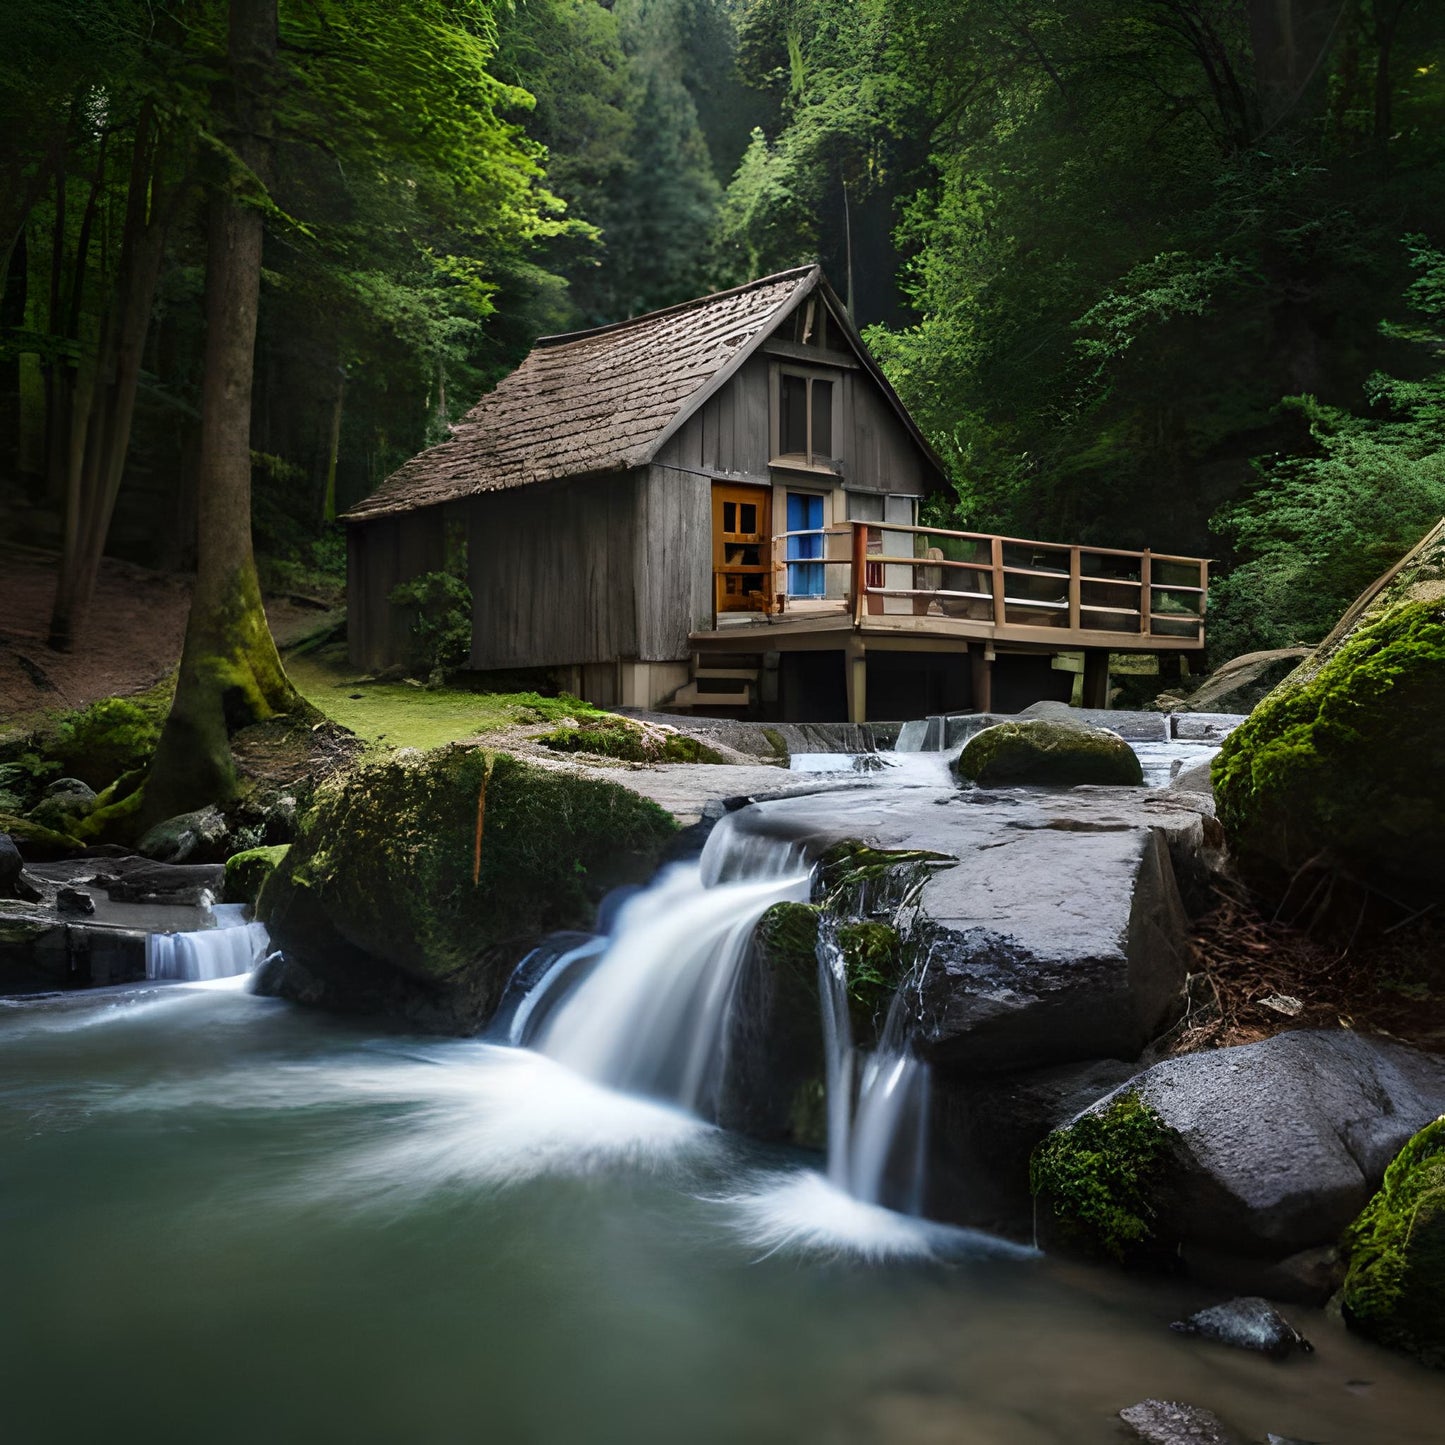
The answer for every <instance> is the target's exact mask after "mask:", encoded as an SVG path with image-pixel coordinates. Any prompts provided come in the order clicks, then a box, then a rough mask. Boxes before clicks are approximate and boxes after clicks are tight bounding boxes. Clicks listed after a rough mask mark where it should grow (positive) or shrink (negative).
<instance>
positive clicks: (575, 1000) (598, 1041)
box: [512, 817, 811, 1115]
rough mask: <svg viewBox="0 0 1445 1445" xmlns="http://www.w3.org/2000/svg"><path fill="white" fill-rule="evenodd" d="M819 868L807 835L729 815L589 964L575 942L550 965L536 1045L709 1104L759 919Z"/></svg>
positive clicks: (595, 1074) (639, 1087)
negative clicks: (782, 836) (760, 828)
mask: <svg viewBox="0 0 1445 1445" xmlns="http://www.w3.org/2000/svg"><path fill="white" fill-rule="evenodd" d="M810 872H811V870H810V868H809V865H808V863H807V860H806V859H805V857H804V855H803V851H802V849H801V847H800V846H799V845H797V844H795V843H784V842H779V841H777V840H775V839H770V838H764V837H759V836H756V835H750V834H748V833H746V832H744V831H743V830H742V829H740V828H739V827H738V826H737V824H736V820H735V818H734V817H728V818H725V819H724V820H723V821H722V822H721V823H719V824H718V826H717V827H716V828H715V829H714V830H713V832H712V836H711V837H710V838H709V839H708V842H707V846H706V847H705V848H704V850H703V854H702V857H701V858H699V859H698V860H697V861H696V862H693V863H677V864H673V865H672V866H671V867H669V868H668V869H666V870H665V871H664V872H663V873H662V874H660V875H659V877H658V878H657V879H656V880H655V881H654V882H653V884H652V885H651V886H650V887H648V888H646V889H644V890H643V891H642V892H640V893H637V894H635V895H633V897H631V898H629V899H628V900H627V902H626V903H624V904H623V906H622V907H621V909H620V910H619V911H618V914H617V918H616V922H615V925H614V927H613V930H612V932H611V935H610V936H609V937H608V939H607V941H606V945H605V947H604V948H603V949H602V951H601V954H600V956H599V957H597V958H596V959H595V962H593V963H592V964H591V967H590V968H589V969H587V971H586V972H585V973H583V972H581V971H580V970H579V969H577V967H576V965H577V964H578V962H579V960H578V959H577V958H576V957H575V956H573V954H564V955H563V956H562V957H560V958H558V959H557V960H556V961H555V963H554V964H553V966H552V967H551V968H549V969H548V970H547V976H546V977H544V978H543V979H542V980H541V981H540V982H539V984H538V986H537V988H536V989H535V990H534V1001H533V1003H532V1007H531V1009H530V1010H529V1011H528V1012H529V1014H535V1013H537V1012H538V1010H539V1009H541V1008H542V1007H543V1005H546V1008H545V1012H546V1017H545V1018H544V1019H543V1020H542V1021H541V1023H540V1024H539V1025H538V1026H537V1027H536V1029H535V1031H533V1032H531V1033H530V1040H531V1044H532V1047H534V1048H536V1049H537V1050H538V1051H539V1052H541V1053H544V1054H547V1055H548V1056H550V1057H551V1058H554V1059H556V1060H557V1061H558V1062H559V1063H563V1064H566V1065H567V1066H568V1067H569V1068H571V1069H574V1070H576V1072H578V1073H580V1074H584V1075H586V1076H587V1077H588V1078H591V1079H595V1080H597V1081H598V1082H599V1083H604V1084H609V1085H611V1086H612V1087H614V1088H618V1089H625V1090H628V1091H631V1092H633V1093H640V1094H648V1095H651V1096H653V1097H656V1098H662V1099H667V1100H669V1101H671V1102H673V1103H676V1104H680V1105H681V1106H682V1107H683V1108H686V1109H690V1110H692V1111H693V1112H695V1113H700V1114H703V1115H708V1114H710V1113H711V1112H712V1109H713V1106H714V1102H715V1097H716V1087H717V1083H718V1064H719V1060H720V1059H721V1056H722V1043H723V1038H724V1033H725V1029H726V1024H727V1019H728V1010H729V1006H730V1004H731V1002H732V998H733V993H734V990H735V987H736V984H737V980H738V974H739V972H740V970H741V968H742V965H743V963H744V961H745V960H746V958H747V953H748V946H749V944H750V942H751V940H752V934H753V927H754V925H755V924H756V923H757V921H758V919H759V918H761V917H762V915H763V914H764V913H765V912H766V911H767V910H768V909H769V908H771V907H772V905H773V904H774V903H781V902H784V901H786V900H789V899H793V900H802V899H805V898H806V897H807V896H808V884H809V876H810ZM574 953H575V951H574ZM558 989H560V990H561V991H562V997H561V998H560V999H558V1000H556V1001H555V1002H553V1001H552V1000H551V999H550V998H549V995H550V994H551V993H552V992H553V991H554V990H558ZM519 1013H520V1010H519ZM516 1029H517V1025H516V1016H514V1019H513V1025H512V1031H513V1033H514V1034H515V1033H516ZM523 1032H524V1034H525V1033H527V1025H526V1022H525V1020H524V1023H523Z"/></svg>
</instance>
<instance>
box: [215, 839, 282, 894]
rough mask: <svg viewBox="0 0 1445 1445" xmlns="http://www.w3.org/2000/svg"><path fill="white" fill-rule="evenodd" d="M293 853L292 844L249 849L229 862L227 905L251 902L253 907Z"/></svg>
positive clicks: (234, 855)
mask: <svg viewBox="0 0 1445 1445" xmlns="http://www.w3.org/2000/svg"><path fill="white" fill-rule="evenodd" d="M290 851H291V845H290V844H289V843H277V844H276V845H274V846H273V847H270V848H247V849H246V851H245V852H244V853H233V854H231V856H230V857H229V858H227V859H226V902H227V903H249V904H250V905H251V906H252V907H253V908H254V907H255V906H256V900H257V899H258V898H259V897H260V896H261V889H262V886H263V885H264V884H265V882H266V880H267V879H268V878H269V877H270V876H271V875H272V874H273V873H274V872H275V871H276V869H277V868H278V867H280V865H281V860H282V859H283V858H284V857H285V856H286V854H287V853H289V852H290Z"/></svg>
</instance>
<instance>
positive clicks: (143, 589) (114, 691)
mask: <svg viewBox="0 0 1445 1445" xmlns="http://www.w3.org/2000/svg"><path fill="white" fill-rule="evenodd" d="M56 566H57V557H56V555H55V554H54V553H51V552H42V551H38V550H36V549H33V548H28V547H24V548H22V547H16V546H12V545H7V544H5V543H3V542H0V727H4V726H5V725H6V724H9V723H14V722H18V721H20V720H22V719H24V718H27V717H29V716H32V715H33V714H35V713H37V712H43V711H45V710H46V709H48V708H53V707H80V706H83V705H84V704H85V703H88V702H93V701H95V699H96V698H101V697H114V696H117V695H124V694H126V693H131V692H139V691H141V690H142V689H144V688H147V687H150V686H151V685H152V684H153V683H156V682H159V681H160V679H161V678H163V677H164V676H165V675H166V674H167V673H168V672H169V671H170V670H171V669H172V668H173V667H175V665H176V663H177V662H179V661H180V656H181V641H182V639H183V638H184V636H185V630H186V611H187V609H188V608H189V606H190V601H191V579H190V577H188V576H179V577H178V576H172V575H168V574H166V573H162V572H150V571H147V570H146V569H145V568H144V567H136V566H132V565H131V564H130V563H127V562H116V561H112V560H110V559H107V560H106V562H105V563H104V565H103V566H102V567H101V573H100V582H99V585H98V586H97V589H96V597H95V605H94V607H93V608H92V609H91V614H90V617H89V619H88V622H87V624H86V627H85V628H84V631H83V632H82V634H81V637H80V640H79V642H78V643H77V645H76V647H75V650H74V651H73V652H54V651H52V650H51V648H50V647H49V646H48V645H47V643H46V640H45V639H46V633H47V631H48V628H49V623H50V608H51V603H52V602H53V600H54V596H55V577H56ZM266 615H267V617H268V618H269V619H270V622H271V631H272V633H273V634H274V635H275V637H276V640H277V642H278V643H280V644H281V645H282V646H283V647H284V646H285V645H287V643H288V642H290V641H294V640H295V639H296V638H297V637H298V636H301V635H303V634H304V633H306V632H308V631H310V630H311V629H312V628H314V627H315V626H316V625H317V622H318V620H319V619H321V618H322V617H324V615H325V614H324V613H322V612H320V611H318V610H317V609H316V608H313V607H307V606H304V605H302V604H300V603H297V602H294V601H292V600H290V599H288V598H282V599H275V600H272V601H269V602H267V604H266Z"/></svg>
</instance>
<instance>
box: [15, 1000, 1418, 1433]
mask: <svg viewBox="0 0 1445 1445" xmlns="http://www.w3.org/2000/svg"><path fill="white" fill-rule="evenodd" d="M817 1165H818V1161H817V1160H814V1159H812V1158H809V1157H804V1156H796V1155H790V1154H784V1153H778V1152H773V1151H768V1150H766V1149H763V1148H760V1147H758V1146H755V1145H752V1144H749V1143H747V1142H746V1141H743V1140H740V1139H738V1138H736V1137H733V1136H729V1135H726V1134H723V1133H721V1132H719V1131H717V1130H715V1129H713V1128H711V1127H708V1126H706V1125H703V1124H701V1123H699V1122H698V1121H697V1120H695V1119H693V1118H691V1117H690V1116H688V1115H686V1114H684V1113H681V1112H679V1111H677V1110H674V1109H670V1108H667V1107H664V1106H662V1105H659V1104H656V1103H652V1102H647V1101H642V1100H638V1099H633V1098H630V1097H628V1096H626V1095H622V1094H618V1093H615V1092H612V1091H610V1090H607V1089H605V1088H602V1087H601V1086H599V1085H597V1084H594V1083H591V1082H588V1081H584V1080H583V1079H581V1078H579V1077H578V1076H576V1075H574V1074H572V1073H570V1072H569V1071H568V1070H567V1069H565V1068H564V1067H562V1066H561V1065H560V1064H558V1063H556V1062H554V1061H552V1060H551V1059H546V1058H543V1057H541V1056H539V1055H536V1054H533V1053H531V1052H529V1051H526V1050H520V1049H505V1048H500V1047H496V1046H493V1045H489V1044H486V1043H480V1042H475V1041H444V1042H438V1041H435V1040H422V1039H413V1038H409V1037H405V1036H399V1035H386V1034H383V1033H380V1032H378V1031H376V1030H375V1029H370V1028H366V1027H362V1026H358V1025H356V1024H354V1023H347V1022H342V1021H337V1020H334V1019H329V1018H325V1017H321V1016H318V1015H313V1014H308V1013H306V1012H303V1011H301V1010H299V1009H295V1008H293V1007H291V1006H289V1005H287V1004H283V1003H280V1002H278V1001H275V1000H268V999H259V998H255V997H253V996H251V995H250V994H248V993H247V992H246V991H245V989H244V980H241V979H235V980H222V981H218V982H217V983H214V984H209V985H204V986H199V987H197V986H190V985H178V984H170V985H164V984H162V985H148V986H140V987H136V988H133V989H127V990H107V991H99V992H92V993H87V994H78V995H71V996H68V997H64V998H52V999H32V1000H26V1001H0V1239H3V1242H4V1258H5V1266H6V1267H5V1307H4V1310H3V1312H0V1400H3V1402H4V1404H3V1409H4V1414H3V1420H4V1427H3V1432H0V1434H3V1438H4V1439H5V1440H6V1441H7V1442H17V1445H18V1442H25V1445H30V1442H36V1445H71V1442H77V1445H79V1442H92V1441H98V1440H104V1441H108V1442H132V1441H134V1442H166V1445H168V1442H171V1441H176V1442H181V1441H185V1442H187V1445H193V1442H198V1441H204V1442H207V1445H220V1442H232V1441H235V1442H243V1441H244V1442H248V1445H250V1442H256V1441H262V1440H264V1441H283V1442H291V1441H296V1442H302V1441H304V1442H331V1441H337V1442H347V1445H370V1442H378V1445H381V1442H386V1445H397V1442H406V1445H431V1442H437V1445H442V1442H446V1445H452V1442H468V1441H479V1442H480V1441H506V1442H512V1441H527V1442H541V1445H551V1442H568V1445H571V1442H579V1441H581V1442H593V1441H596V1442H612V1441H617V1442H624V1441H626V1442H652V1441H657V1442H664V1441H665V1442H678V1441H689V1442H691V1441H704V1442H713V1441H717V1442H724V1441H728V1442H731V1441H749V1442H753V1441H763V1442H774V1441H776V1442H780V1445H781V1442H789V1445H792V1442H812V1441H818V1442H825V1445H834V1442H836V1445H855V1442H856V1445H874V1442H876V1445H885V1442H886V1445H934V1442H944V1441H947V1442H958V1445H1064V1442H1069V1445H1095V1442H1097V1445H1105V1442H1110V1441H1115V1440H1117V1439H1118V1438H1119V1437H1118V1435H1117V1433H1116V1432H1117V1426H1116V1424H1115V1422H1114V1419H1113V1417H1114V1412H1115V1411H1117V1410H1118V1409H1119V1408H1120V1407H1121V1406H1123V1405H1127V1404H1130V1403H1133V1402H1134V1401H1135V1400H1138V1399H1141V1398H1143V1397H1145V1396H1149V1395H1163V1396H1167V1397H1172V1398H1182V1399H1187V1400H1192V1401H1194V1402H1196V1403H1199V1404H1202V1405H1207V1406H1209V1407H1211V1408H1213V1409H1215V1410H1218V1411H1219V1412H1220V1413H1221V1414H1223V1415H1225V1416H1226V1417H1227V1418H1229V1419H1230V1420H1231V1421H1232V1422H1233V1423H1234V1424H1235V1425H1236V1426H1237V1427H1238V1428H1239V1429H1240V1430H1241V1431H1243V1432H1244V1433H1245V1435H1246V1437H1247V1438H1254V1439H1262V1438H1263V1436H1264V1434H1265V1432H1266V1431H1267V1430H1273V1431H1276V1432H1278V1433H1281V1434H1284V1435H1291V1436H1296V1437H1300V1438H1303V1439H1313V1440H1319V1441H1329V1442H1332V1445H1351V1442H1358V1445H1384V1442H1394V1445H1415V1442H1418V1445H1424V1442H1427V1441H1436V1440H1438V1439H1439V1438H1440V1432H1439V1420H1440V1418H1441V1412H1442V1409H1445V1379H1442V1378H1441V1377H1439V1376H1435V1375H1431V1374H1428V1373H1427V1372H1425V1371H1423V1370H1419V1369H1416V1368H1415V1367H1413V1366H1412V1365H1410V1364H1408V1363H1407V1362H1404V1361H1401V1360H1398V1359H1396V1358H1395V1357H1393V1356H1391V1355H1388V1354H1386V1353H1385V1352H1383V1351H1378V1350H1376V1349H1374V1348H1372V1347H1371V1346H1369V1345H1367V1344H1365V1343H1362V1342H1361V1341H1359V1340H1356V1339H1354V1338H1352V1337H1350V1336H1348V1335H1346V1334H1345V1333H1344V1332H1343V1331H1342V1330H1341V1329H1340V1328H1339V1327H1338V1326H1337V1325H1335V1324H1333V1323H1331V1322H1330V1321H1328V1320H1327V1319H1325V1318H1324V1317H1323V1316H1322V1315H1321V1314H1319V1313H1318V1312H1314V1311H1310V1310H1302V1309H1301V1310H1293V1311H1292V1315H1293V1317H1294V1318H1295V1319H1296V1321H1297V1323H1298V1324H1299V1325H1300V1326H1301V1327H1302V1328H1303V1329H1304V1330H1305V1331H1306V1333H1308V1334H1309V1335H1310V1336H1311V1337H1312V1338H1313V1339H1314V1341H1315V1343H1316V1345H1317V1347H1318V1352H1317V1354H1316V1355H1315V1356H1313V1357H1311V1358H1309V1359H1299V1360H1295V1361H1293V1362H1291V1363H1289V1364H1285V1365H1275V1364H1272V1363H1270V1362H1268V1361H1266V1360H1262V1359H1259V1358H1256V1357H1254V1356H1250V1355H1246V1354H1242V1353H1239V1352H1235V1351H1229V1350H1225V1349H1222V1348H1218V1347H1211V1346H1207V1345H1204V1344H1201V1343H1198V1342H1196V1341H1191V1340H1188V1339H1186V1338H1183V1337H1181V1336H1178V1335H1175V1334H1173V1333H1171V1332H1170V1331H1169V1330H1168V1329H1167V1323H1168V1321H1169V1320H1171V1319H1173V1318H1176V1317H1177V1316H1178V1315H1179V1314H1180V1313H1182V1312H1184V1311H1187V1310H1189V1309H1192V1308H1194V1307H1197V1306H1198V1305H1200V1304H1203V1303H1206V1302H1209V1301H1210V1299H1211V1298H1212V1297H1211V1296H1208V1295H1206V1294H1203V1293H1201V1292H1199V1291H1196V1290H1193V1289H1189V1288H1185V1287H1181V1286H1179V1285H1178V1284H1171V1283H1168V1282H1164V1283H1160V1282H1141V1281H1131V1280H1127V1279H1124V1278H1121V1277H1119V1276H1117V1275H1115V1274H1112V1273H1110V1272H1107V1271H1102V1270H1099V1271H1094V1270H1089V1269H1084V1268H1081V1267H1078V1266H1073V1265H1067V1264H1063V1263H1060V1262H1057V1261H1051V1260H1048V1259H1044V1258H1041V1257H1038V1256H1036V1255H1033V1254H1032V1253H1031V1252H1029V1251H1026V1250H1021V1249H1019V1248H1017V1247H1015V1246H1007V1245H1004V1244H1002V1243H1001V1242H998V1241H993V1240H989V1239H987V1238H985V1237H981V1236H977V1235H972V1234H969V1233H966V1232H961V1231H953V1230H948V1229H943V1228H939V1227H937V1226H932V1225H928V1224H924V1223H921V1222H917V1221H910V1220H905V1219H902V1218H901V1217H899V1216H897V1215H891V1214H887V1213H886V1212H884V1211H879V1210H876V1209H871V1208H870V1207H869V1206H864V1205H859V1204H857V1203H855V1202H854V1201H852V1200H849V1199H847V1198H845V1197H843V1196H841V1195H839V1194H837V1193H836V1192H835V1191H833V1190H832V1189H830V1188H829V1186H828V1185H827V1184H826V1183H824V1181H823V1180H822V1178H821V1176H820V1175H819V1174H818V1173H817Z"/></svg>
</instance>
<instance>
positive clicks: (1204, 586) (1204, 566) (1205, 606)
mask: <svg viewBox="0 0 1445 1445" xmlns="http://www.w3.org/2000/svg"><path fill="white" fill-rule="evenodd" d="M1208 611H1209V559H1208V558H1205V560H1204V561H1202V562H1201V563H1200V564H1199V631H1198V632H1197V633H1196V634H1195V636H1196V637H1197V638H1198V639H1199V645H1200V647H1203V646H1204V617H1205V614H1206V613H1207V612H1208Z"/></svg>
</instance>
